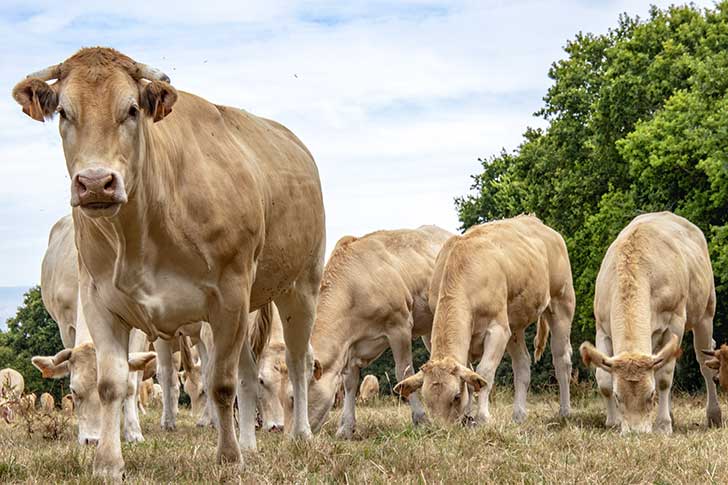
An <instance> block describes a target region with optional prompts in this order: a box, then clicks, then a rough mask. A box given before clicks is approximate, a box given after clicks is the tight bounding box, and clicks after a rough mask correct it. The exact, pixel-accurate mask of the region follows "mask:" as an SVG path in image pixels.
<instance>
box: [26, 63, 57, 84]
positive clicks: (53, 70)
mask: <svg viewBox="0 0 728 485" xmlns="http://www.w3.org/2000/svg"><path fill="white" fill-rule="evenodd" d="M26 77H37V78H38V79H40V80H42V81H50V80H51V79H58V78H59V77H61V64H56V65H54V66H48V67H46V68H45V69H41V70H40V71H35V72H32V73H30V74H28V75H27V76H26Z"/></svg>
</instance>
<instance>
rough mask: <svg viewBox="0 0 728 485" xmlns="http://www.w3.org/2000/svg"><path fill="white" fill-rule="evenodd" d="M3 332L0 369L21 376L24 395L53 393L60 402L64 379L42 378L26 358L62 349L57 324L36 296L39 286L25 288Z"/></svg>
mask: <svg viewBox="0 0 728 485" xmlns="http://www.w3.org/2000/svg"><path fill="white" fill-rule="evenodd" d="M7 327H8V329H7V331H6V332H0V368H5V367H11V368H13V369H15V370H17V371H18V372H20V373H21V374H22V375H23V378H24V379H25V392H35V393H36V395H37V396H40V394H41V393H43V392H49V393H51V394H53V397H54V398H55V399H56V402H60V399H61V397H62V395H63V394H62V392H63V391H64V390H67V389H68V382H67V381H68V380H67V379H61V380H55V379H44V378H43V377H41V374H40V371H38V369H36V368H35V367H33V364H32V363H31V362H30V359H31V358H32V357H33V356H35V355H54V354H55V353H57V352H58V351H60V350H62V349H63V343H62V342H61V336H60V333H59V331H58V325H56V322H54V321H53V319H52V318H51V317H50V315H48V312H46V310H45V307H44V306H43V301H42V300H41V296H40V286H35V287H33V288H31V289H29V290H28V291H27V292H26V293H25V295H24V298H23V306H21V307H20V308H18V313H17V314H16V315H15V316H14V317H12V318H9V319H8V321H7Z"/></svg>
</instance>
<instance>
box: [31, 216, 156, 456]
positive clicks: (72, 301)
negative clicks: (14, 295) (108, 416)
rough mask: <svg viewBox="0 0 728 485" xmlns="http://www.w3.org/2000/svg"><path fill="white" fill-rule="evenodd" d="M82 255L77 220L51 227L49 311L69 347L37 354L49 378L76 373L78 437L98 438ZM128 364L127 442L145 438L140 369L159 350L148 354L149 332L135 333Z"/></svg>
mask: <svg viewBox="0 0 728 485" xmlns="http://www.w3.org/2000/svg"><path fill="white" fill-rule="evenodd" d="M77 261H78V254H77V253H76V246H75V243H74V230H73V219H71V217H70V216H66V217H63V218H62V219H60V220H59V221H58V222H56V224H55V225H54V226H53V228H52V229H51V233H50V236H49V238H48V249H47V250H46V254H45V256H44V258H43V263H42V266H41V288H42V290H41V295H42V298H43V304H44V305H45V307H46V309H47V310H48V313H49V314H50V315H51V317H53V319H54V320H55V321H56V323H57V324H58V329H59V331H60V333H61V339H62V340H63V344H64V346H66V347H67V348H66V349H65V350H62V351H60V352H59V353H58V354H56V355H55V356H46V357H43V356H35V357H33V359H32V362H33V365H34V366H35V367H37V368H38V370H40V371H41V372H42V373H43V377H46V378H55V379H60V378H62V377H66V376H70V381H71V385H70V387H71V395H72V397H73V399H74V403H75V406H74V407H75V412H76V417H77V418H78V420H77V421H78V441H79V443H81V444H86V443H89V444H93V443H96V442H98V439H99V434H100V433H101V429H100V428H101V401H100V398H99V393H98V387H97V374H96V366H97V357H96V347H95V346H94V343H93V342H92V341H91V335H90V334H89V331H88V327H87V325H86V320H85V318H84V312H79V311H77V308H78V306H77V305H78V298H79V296H78V266H77V264H78V263H77ZM129 340H130V343H129V351H130V353H129V354H128V358H127V362H128V368H129V369H130V370H131V371H132V372H131V373H130V374H129V376H128V378H127V386H125V388H124V401H123V415H124V438H125V440H126V441H130V442H135V441H143V440H144V437H143V436H142V430H141V426H140V424H139V416H138V414H137V409H136V399H137V397H136V394H137V376H136V374H137V372H134V371H136V370H141V369H143V368H144V365H145V363H146V362H148V361H149V360H150V359H152V358H154V353H149V352H144V350H145V348H146V342H145V337H144V334H142V333H141V332H140V331H138V330H134V331H132V333H131V337H130V339H129Z"/></svg>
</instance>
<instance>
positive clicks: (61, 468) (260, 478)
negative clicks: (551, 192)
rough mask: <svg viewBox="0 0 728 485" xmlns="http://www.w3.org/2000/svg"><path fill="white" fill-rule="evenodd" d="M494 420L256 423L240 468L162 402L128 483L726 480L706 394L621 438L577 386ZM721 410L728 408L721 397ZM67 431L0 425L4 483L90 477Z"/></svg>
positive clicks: (377, 407) (363, 410)
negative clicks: (289, 432)
mask: <svg viewBox="0 0 728 485" xmlns="http://www.w3.org/2000/svg"><path fill="white" fill-rule="evenodd" d="M493 397H494V399H493V408H492V410H493V414H494V419H493V422H492V423H491V424H490V425H487V426H481V427H478V428H473V429H470V428H463V427H459V426H458V427H455V428H451V429H435V428H430V427H422V428H416V429H415V428H413V427H412V425H411V422H410V419H409V408H408V407H407V406H406V405H402V404H399V403H397V401H395V400H394V399H393V398H381V399H377V400H375V401H374V402H373V403H372V404H370V405H366V406H361V407H358V410H357V417H358V427H357V431H356V435H355V439H354V440H351V441H343V440H338V439H336V438H335V437H334V433H335V431H336V427H335V423H336V420H338V417H339V416H340V414H341V410H339V409H337V410H334V412H332V413H331V415H330V419H329V422H328V423H327V424H326V425H325V426H324V428H323V430H322V432H321V433H319V434H318V435H316V437H315V438H314V440H313V441H311V442H310V443H306V442H296V441H292V440H289V439H287V438H286V437H285V436H284V435H282V434H279V433H264V432H260V431H259V432H258V434H257V437H258V449H259V451H258V452H257V453H248V454H245V457H244V463H243V465H242V466H233V465H228V466H220V465H217V464H215V432H214V430H212V429H199V428H195V427H194V422H193V420H192V419H191V417H190V414H189V410H187V409H184V408H182V409H181V410H180V417H179V421H178V428H177V431H176V432H163V431H161V430H160V429H159V424H158V423H159V410H158V409H152V410H150V412H149V413H148V414H147V415H146V416H144V417H142V428H143V431H144V436H145V438H146V442H144V443H140V444H134V445H129V444H123V453H124V457H125V460H126V482H127V483H192V482H226V483H230V482H233V483H237V482H241V483H293V482H295V483H334V482H335V483H422V484H424V483H506V482H507V483H613V484H619V483H661V484H667V483H674V484H678V483H724V482H725V470H726V469H728V453H726V444H727V443H728V431H726V430H725V429H706V428H705V427H704V425H703V419H704V405H705V404H704V396H703V395H699V396H697V397H689V396H684V395H679V394H678V395H676V396H675V397H674V408H673V414H674V417H675V432H674V434H673V435H672V436H669V437H668V436H662V435H631V436H625V437H621V436H619V434H618V433H617V432H615V431H614V430H610V429H606V428H605V427H604V408H603V405H602V402H601V401H600V399H599V398H598V396H597V394H596V391H595V390H593V389H591V388H589V387H577V388H575V389H574V396H573V399H572V404H573V406H574V413H573V415H572V417H570V418H569V419H565V420H561V419H559V418H556V417H555V416H556V414H557V412H558V396H557V395H555V394H540V395H532V396H530V398H529V416H528V418H527V419H526V421H525V422H524V423H523V424H522V425H516V424H513V423H512V422H511V419H510V413H511V403H512V394H511V392H510V391H508V390H504V389H498V390H496V392H494V396H493ZM721 406H722V408H723V411H724V413H725V412H726V411H728V406H726V401H725V399H724V398H723V397H722V396H721ZM74 435H75V430H74V429H71V428H69V429H68V432H67V433H66V437H65V438H64V439H62V440H59V441H47V440H44V439H43V438H42V437H40V436H36V435H34V436H33V437H32V438H28V436H27V435H26V434H25V432H24V431H23V429H22V428H21V427H15V428H11V427H8V426H6V425H3V426H2V427H1V428H0V481H2V482H17V483H64V482H68V483H95V481H94V479H93V478H92V476H91V464H92V461H93V452H94V450H93V449H92V448H91V447H80V446H78V445H77V444H76V443H75V441H74Z"/></svg>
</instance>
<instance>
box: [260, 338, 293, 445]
mask: <svg viewBox="0 0 728 485" xmlns="http://www.w3.org/2000/svg"><path fill="white" fill-rule="evenodd" d="M285 351H286V350H285V346H284V345H282V344H270V345H268V346H267V347H266V348H265V349H264V351H263V353H262V354H261V356H260V359H259V364H258V409H259V410H260V417H261V419H262V420H263V429H264V430H266V431H283V425H284V419H285V416H284V412H283V405H284V403H285V400H286V395H287V392H288V368H287V367H286V359H285Z"/></svg>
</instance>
